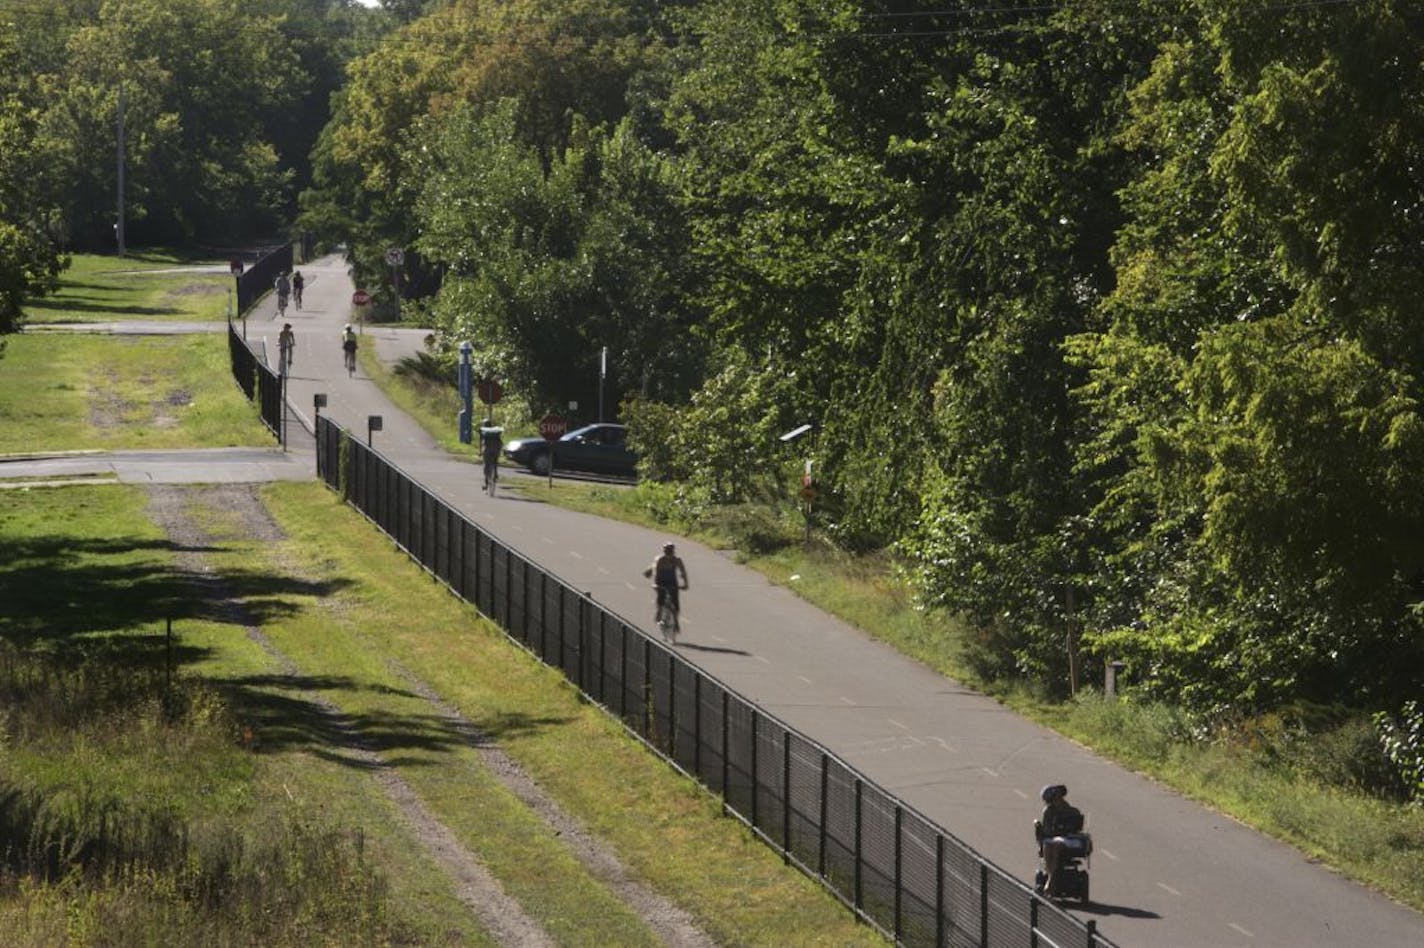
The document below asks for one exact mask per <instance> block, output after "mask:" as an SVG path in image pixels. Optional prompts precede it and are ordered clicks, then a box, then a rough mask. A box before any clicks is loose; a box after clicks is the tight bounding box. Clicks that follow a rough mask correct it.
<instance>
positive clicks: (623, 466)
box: [504, 424, 638, 477]
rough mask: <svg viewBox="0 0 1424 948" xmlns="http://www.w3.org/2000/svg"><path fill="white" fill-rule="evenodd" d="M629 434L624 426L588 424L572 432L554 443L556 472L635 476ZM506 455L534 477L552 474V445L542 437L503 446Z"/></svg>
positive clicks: (515, 441)
mask: <svg viewBox="0 0 1424 948" xmlns="http://www.w3.org/2000/svg"><path fill="white" fill-rule="evenodd" d="M627 435H628V432H627V429H626V428H624V427H623V426H622V425H607V424H604V425H587V426H585V427H583V428H579V429H577V430H575V431H570V432H569V433H568V434H566V435H564V436H563V437H562V438H560V439H559V440H558V441H556V442H554V444H555V448H554V470H555V471H584V472H586V473H589V474H608V475H612V476H615V477H633V476H635V475H636V474H637V464H638V458H637V457H636V456H635V455H634V454H633V452H632V451H629V450H628V446H627V444H626V442H627ZM504 456H505V457H507V458H509V459H510V460H511V461H513V462H514V463H515V464H522V465H524V466H525V467H527V468H529V470H531V471H533V472H534V473H535V474H548V473H549V442H547V441H545V440H544V439H543V438H516V439H515V440H513V441H510V442H509V443H508V444H506V445H505V446H504Z"/></svg>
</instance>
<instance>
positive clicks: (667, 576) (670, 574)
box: [643, 543, 687, 631]
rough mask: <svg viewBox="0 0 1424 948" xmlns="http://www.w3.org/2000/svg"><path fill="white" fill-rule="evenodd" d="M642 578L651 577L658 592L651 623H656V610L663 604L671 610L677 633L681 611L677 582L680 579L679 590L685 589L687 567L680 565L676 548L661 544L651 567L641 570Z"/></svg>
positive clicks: (680, 561) (674, 628) (680, 560)
mask: <svg viewBox="0 0 1424 948" xmlns="http://www.w3.org/2000/svg"><path fill="white" fill-rule="evenodd" d="M643 575H644V576H651V577H652V579H653V588H655V589H656V590H657V591H658V598H657V602H656V603H655V605H654V606H653V621H654V622H656V621H657V616H658V610H659V609H661V608H662V605H663V603H664V602H666V603H667V605H668V608H670V609H671V610H672V627H673V630H674V631H677V629H678V624H677V616H678V612H679V610H680V609H681V606H680V604H679V603H678V595H677V591H678V585H679V584H678V580H679V578H681V580H682V583H681V588H683V589H686V588H687V567H686V566H683V565H682V558H681V557H679V556H678V555H677V551H676V548H675V547H674V546H673V545H672V544H671V543H664V544H663V552H662V554H661V555H659V556H658V558H657V559H655V560H653V565H652V566H649V567H648V568H647V569H645V570H643Z"/></svg>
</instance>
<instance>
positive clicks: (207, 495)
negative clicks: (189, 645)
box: [148, 485, 555, 946]
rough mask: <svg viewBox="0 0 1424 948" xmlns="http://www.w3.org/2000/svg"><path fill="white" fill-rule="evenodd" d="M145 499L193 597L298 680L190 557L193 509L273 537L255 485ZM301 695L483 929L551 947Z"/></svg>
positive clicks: (207, 569)
mask: <svg viewBox="0 0 1424 948" xmlns="http://www.w3.org/2000/svg"><path fill="white" fill-rule="evenodd" d="M148 497H149V506H148V513H149V516H150V517H152V518H153V520H154V522H155V523H157V524H159V525H160V526H161V527H163V529H164V531H165V532H166V533H167V534H168V538H169V539H170V540H172V541H173V542H174V543H175V544H177V545H178V546H179V548H180V552H179V553H178V554H177V559H178V566H179V568H180V569H182V570H183V571H184V572H185V573H187V574H188V575H189V576H191V577H192V581H193V585H194V594H195V595H199V596H204V597H206V598H208V599H210V600H211V601H214V602H216V603H217V604H218V605H219V612H220V614H223V615H225V616H226V617H228V618H229V619H230V620H231V621H233V622H235V623H237V624H240V625H242V626H244V627H245V628H246V630H247V635H248V637H249V638H250V639H252V640H253V641H254V642H256V643H257V644H258V645H259V646H261V648H262V649H263V651H265V652H266V653H267V654H268V655H270V656H272V658H273V659H274V660H275V661H276V662H277V663H278V665H279V666H280V667H281V668H282V670H283V673H284V674H286V675H288V676H290V677H292V678H294V679H295V678H297V677H298V676H300V674H301V670H300V669H299V668H297V666H296V665H295V664H294V663H293V662H292V661H291V660H290V659H289V658H287V656H285V655H284V654H282V652H281V651H280V650H279V649H278V648H277V647H276V646H274V645H273V644H272V642H271V641H270V640H269V639H268V638H267V637H266V636H265V635H263V634H262V630H261V629H260V628H258V627H257V626H256V624H255V623H254V622H253V621H252V617H251V613H250V612H249V611H248V610H247V609H246V608H245V607H244V605H243V604H242V602H241V601H239V600H237V599H235V598H233V597H231V596H230V595H228V594H226V592H225V590H224V589H223V584H222V581H221V579H220V578H217V577H216V576H215V574H214V572H213V570H212V567H211V566H209V565H208V564H207V563H206V557H204V556H203V554H201V553H199V552H193V551H194V550H197V549H200V548H201V547H203V546H204V545H207V544H209V543H211V542H212V540H213V538H212V537H211V536H210V535H209V533H208V532H207V531H206V530H205V529H203V527H202V526H201V525H200V524H199V523H198V521H197V519H196V518H195V517H194V516H193V512H194V510H195V509H204V508H206V509H216V510H222V511H224V512H225V513H226V515H227V517H230V518H232V519H231V520H228V521H227V522H229V523H234V522H235V523H241V524H244V525H245V526H246V527H247V529H248V530H249V533H248V536H249V537H250V538H251V539H257V540H277V539H281V537H282V532H281V528H280V527H278V526H277V524H276V522H274V521H273V520H272V518H271V516H270V515H268V513H267V510H266V508H265V507H264V506H263V505H262V501H261V500H260V499H259V498H258V497H257V493H256V488H255V487H253V486H252V485H222V486H216V487H197V488H191V487H175V486H155V487H152V488H150V489H149V491H148ZM309 697H310V699H311V700H312V701H313V702H314V703H315V704H317V705H318V706H320V707H321V708H323V709H325V711H326V713H327V715H328V723H329V724H330V725H331V726H332V729H333V731H334V732H335V733H338V734H340V735H342V737H343V738H344V739H345V747H344V750H345V751H346V752H347V753H349V754H352V755H353V756H354V757H356V758H357V759H359V760H360V761H361V762H362V763H364V764H366V765H367V766H368V768H369V770H370V772H371V773H372V774H373V775H374V776H375V779H376V780H377V781H378V782H379V783H380V785H381V789H382V790H384V791H385V793H386V796H387V797H388V798H389V799H390V801H391V802H392V803H393V804H394V805H395V808H396V810H397V811H398V812H399V813H400V815H401V818H402V819H403V820H404V821H405V823H406V825H407V826H408V827H409V828H410V830H411V833H412V835H413V836H414V837H415V838H416V839H417V840H418V841H419V842H420V844H421V845H422V846H424V847H425V849H426V851H427V853H429V854H430V856H431V857H432V858H433V859H435V861H436V862H437V863H438V864H439V865H440V866H441V867H443V868H444V870H445V872H446V873H447V874H449V876H450V878H451V879H452V880H453V881H454V883H455V888H456V893H457V895H458V896H459V898H460V900H461V901H463V902H464V903H465V904H466V905H468V906H469V907H470V909H471V910H472V911H474V912H475V914H476V915H477V916H478V917H479V919H480V922H481V923H482V924H483V925H484V926H485V929H486V930H487V931H488V932H489V933H490V934H491V935H492V936H494V937H495V938H496V939H498V941H499V942H500V943H501V944H504V945H519V946H545V945H548V946H552V945H554V944H555V942H554V940H553V939H552V938H551V937H550V936H549V934H548V933H547V932H545V931H544V929H543V927H542V926H540V925H539V923H538V922H536V921H535V920H534V919H532V918H530V917H529V916H528V915H527V914H526V913H525V912H524V909H523V908H522V907H521V906H520V905H519V903H518V902H516V901H515V900H514V899H512V898H510V897H509V895H507V894H506V893H505V891H504V889H503V887H502V886H501V885H500V884H499V880H498V879H496V878H495V877H494V876H493V875H491V874H490V872H489V870H487V869H486V868H485V867H484V865H483V864H482V863H481V862H480V860H479V858H478V857H477V856H476V855H475V854H474V853H472V852H470V850H468V849H466V848H465V847H464V846H463V845H462V844H461V843H460V841H459V840H458V839H457V838H456V837H455V834H454V833H452V832H451V831H450V829H449V827H447V826H445V824H444V823H442V822H440V820H439V819H438V818H437V817H436V816H435V815H434V814H433V813H431V812H430V810H429V809H428V808H427V807H426V806H425V803H424V802H423V801H422V800H421V799H420V797H419V795H417V794H416V792H415V790H414V789H412V788H411V786H410V784H408V783H406V781H405V780H404V778H402V777H401V776H400V774H399V773H397V772H396V770H395V769H394V768H393V767H391V766H390V765H389V764H388V763H387V762H386V761H385V760H383V759H382V758H381V756H380V755H379V754H377V753H376V752H375V751H373V750H372V749H371V748H370V747H369V746H368V745H367V744H366V743H365V742H364V741H363V740H362V738H361V736H360V735H359V734H357V733H356V732H355V730H354V729H353V728H352V727H351V726H350V721H349V720H348V719H347V718H346V716H345V715H344V714H342V712H341V710H340V708H338V707H337V706H336V705H334V704H332V703H331V702H330V701H327V700H326V699H324V698H323V697H321V696H320V695H309Z"/></svg>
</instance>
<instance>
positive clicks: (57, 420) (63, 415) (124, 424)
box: [0, 254, 273, 454]
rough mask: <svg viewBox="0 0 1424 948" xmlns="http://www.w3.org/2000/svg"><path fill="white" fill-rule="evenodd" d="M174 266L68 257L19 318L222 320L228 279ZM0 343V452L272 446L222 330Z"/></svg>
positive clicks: (157, 258) (162, 261)
mask: <svg viewBox="0 0 1424 948" xmlns="http://www.w3.org/2000/svg"><path fill="white" fill-rule="evenodd" d="M181 262H182V261H180V260H179V259H177V258H176V257H174V256H172V255H162V254H154V255H139V256H131V257H128V258H125V259H123V260H120V259H118V258H117V257H98V256H92V255H76V256H75V257H74V258H73V261H72V265H71V266H70V268H69V269H68V270H67V271H65V273H64V274H63V276H62V284H61V287H60V290H59V292H58V293H57V294H55V295H54V296H51V297H45V298H43V299H39V300H32V301H30V302H29V303H27V305H26V307H25V313H26V322H27V325H29V326H30V327H32V328H33V327H38V326H42V325H43V324H45V323H92V322H105V323H108V322H122V321H125V320H143V321H153V320H160V321H173V320H184V321H188V320H193V321H203V322H212V321H215V320H222V319H224V317H225V314H226V312H227V292H226V290H227V287H229V286H230V285H231V280H232V278H231V277H230V276H226V275H222V274H208V273H194V272H191V271H182V270H179V271H176V272H175V271H173V269H172V268H174V267H175V266H177V265H179V264H180V263H181ZM132 271H137V272H132ZM3 345H4V348H3V350H0V454H13V453H26V452H45V451H76V450H119V449H136V448H153V449H163V448H202V447H232V446H248V445H252V446H267V445H271V444H272V443H273V442H272V438H271V436H270V435H269V434H268V433H267V431H266V429H265V428H263V427H262V425H261V423H260V421H259V420H258V417H257V412H256V409H255V408H254V407H253V406H252V405H251V404H250V403H249V402H248V401H247V399H246V398H245V397H244V396H243V394H242V392H241V391H240V390H239V389H238V387H237V384H236V382H235V381H234V380H233V377H232V372H231V370H230V368H229V364H228V354H227V340H226V337H225V336H224V335H223V334H222V333H221V332H215V333H198V334H193V335H174V336H128V335H122V336H121V335H109V334H107V333H101V334H93V335H91V334H86V333H82V332H69V331H53V330H43V329H34V331H30V332H24V333H21V334H19V335H15V336H10V337H7V338H6V339H5V340H4V343H3Z"/></svg>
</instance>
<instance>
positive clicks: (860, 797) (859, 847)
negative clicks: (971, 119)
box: [855, 777, 865, 909]
mask: <svg viewBox="0 0 1424 948" xmlns="http://www.w3.org/2000/svg"><path fill="white" fill-rule="evenodd" d="M864 798H865V784H864V783H863V782H862V781H861V779H860V778H859V777H857V778H856V779H855V907H856V908H857V909H864V908H865V892H864V888H863V884H864V871H863V870H862V868H861V861H862V860H864V858H865V849H864V847H865V842H864V839H863V836H864V833H863V832H862V829H861V817H862V814H863V812H864V811H863V810H862V806H863V805H864V803H863V801H864Z"/></svg>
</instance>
